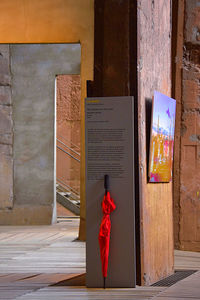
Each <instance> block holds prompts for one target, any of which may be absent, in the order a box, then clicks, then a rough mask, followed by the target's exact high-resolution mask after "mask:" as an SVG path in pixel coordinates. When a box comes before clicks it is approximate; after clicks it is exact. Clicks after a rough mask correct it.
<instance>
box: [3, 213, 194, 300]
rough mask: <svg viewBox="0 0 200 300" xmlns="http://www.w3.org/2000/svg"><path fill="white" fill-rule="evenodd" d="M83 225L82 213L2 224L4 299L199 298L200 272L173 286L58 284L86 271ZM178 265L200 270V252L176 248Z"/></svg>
mask: <svg viewBox="0 0 200 300" xmlns="http://www.w3.org/2000/svg"><path fill="white" fill-rule="evenodd" d="M78 226H79V219H78V218H73V217H71V218H63V219H60V222H59V223H58V224H56V225H53V226H31V227H30V226H29V227H25V226H23V227H21V226H18V227H13V226H1V227H0V299H1V300H7V299H18V300H34V299H37V300H47V299H48V300H74V299H77V300H80V299H101V300H103V299H121V300H123V299H158V300H162V299H164V300H167V299H179V300H180V299H183V300H184V299H200V288H199V287H200V272H198V273H195V274H194V275H192V276H190V277H188V278H186V279H184V280H183V281H180V282H179V283H177V284H175V285H174V286H172V287H171V288H165V287H137V288H135V289H106V290H103V289H87V288H85V287H84V286H55V284H56V283H58V282H60V281H63V280H65V281H66V280H68V279H70V278H74V276H77V275H79V274H83V273H85V243H83V242H79V241H77V240H76V238H77V236H78ZM175 265H176V268H178V269H199V270H200V253H190V252H182V251H175ZM53 285H54V286H53ZM177 285H179V286H178V290H177V288H176V286H177ZM179 290H180V291H179ZM179 294H180V295H181V296H178V295H179ZM174 297H175V298H174Z"/></svg>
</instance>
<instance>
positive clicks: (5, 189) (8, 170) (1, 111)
mask: <svg viewBox="0 0 200 300" xmlns="http://www.w3.org/2000/svg"><path fill="white" fill-rule="evenodd" d="M10 84H11V73H10V51H9V45H0V191H1V193H0V209H10V208H12V206H13V120H12V111H13V108H12V98H11V87H10Z"/></svg>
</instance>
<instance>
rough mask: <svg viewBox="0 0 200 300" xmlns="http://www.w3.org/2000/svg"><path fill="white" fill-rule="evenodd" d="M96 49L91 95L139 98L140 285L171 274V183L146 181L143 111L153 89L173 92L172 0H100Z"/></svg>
mask: <svg viewBox="0 0 200 300" xmlns="http://www.w3.org/2000/svg"><path fill="white" fill-rule="evenodd" d="M94 47H95V53H94V59H95V60H94V81H93V82H88V96H89V97H90V96H93V97H97V96H128V95H133V96H134V98H135V120H134V122H135V137H136V143H135V155H136V156H135V161H136V164H135V174H136V182H135V186H136V195H135V196H136V197H135V198H136V246H137V251H136V252H137V253H136V260H137V284H143V285H149V284H152V283H153V282H155V281H157V280H159V279H161V278H163V277H166V276H167V275H169V274H171V273H172V272H173V220H172V184H171V183H165V184H149V183H148V182H147V151H146V150H147V148H148V147H149V145H148V144H146V137H147V135H146V111H145V109H146V102H148V101H149V99H152V96H153V93H154V90H158V91H160V92H162V93H165V94H167V95H168V96H171V93H170V91H171V68H170V66H171V2H170V1H168V0H155V1H146V0H140V1H133V0H126V1H121V0H114V1H113V0H96V1H95V45H94ZM127 230H128V228H127Z"/></svg>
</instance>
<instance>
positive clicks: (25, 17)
mask: <svg viewBox="0 0 200 300" xmlns="http://www.w3.org/2000/svg"><path fill="white" fill-rule="evenodd" d="M93 10H94V0H84V1H83V0H76V1H74V0H43V1H41V0H34V1H32V0H27V1H23V0H18V1H13V0H1V1H0V43H79V42H80V44H81V115H82V116H84V101H83V100H84V98H85V97H86V80H92V78H93V39H94V36H93V32H94V11H93ZM0 74H1V72H0ZM81 119H82V121H81V122H82V126H81V136H82V143H81V149H82V153H83V157H84V121H83V118H81ZM84 174H85V171H84V162H83V161H82V162H81V183H82V184H81V225H82V226H81V230H80V237H81V238H84V232H85V228H84V224H85V202H84V182H85V175H84ZM3 176H5V174H4V175H3ZM8 178H9V176H8ZM8 180H9V179H8ZM9 186H10V185H9ZM28 209H29V208H28V207H27V210H28ZM2 213H3V212H2ZM23 213H24V211H23V210H22V211H19V216H20V215H21V214H23ZM29 213H30V214H32V215H35V218H36V219H39V215H37V213H36V214H35V212H34V209H31V208H30V212H29ZM13 222H17V221H16V220H14V217H13Z"/></svg>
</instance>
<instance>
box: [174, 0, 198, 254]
mask: <svg viewBox="0 0 200 300" xmlns="http://www.w3.org/2000/svg"><path fill="white" fill-rule="evenodd" d="M184 16H185V19H184V42H183V60H182V107H181V108H182V119H181V158H180V232H179V243H180V249H182V250H189V251H200V217H199V216H200V27H199V24H200V5H199V1H198V0H186V1H185V14H184Z"/></svg>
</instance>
